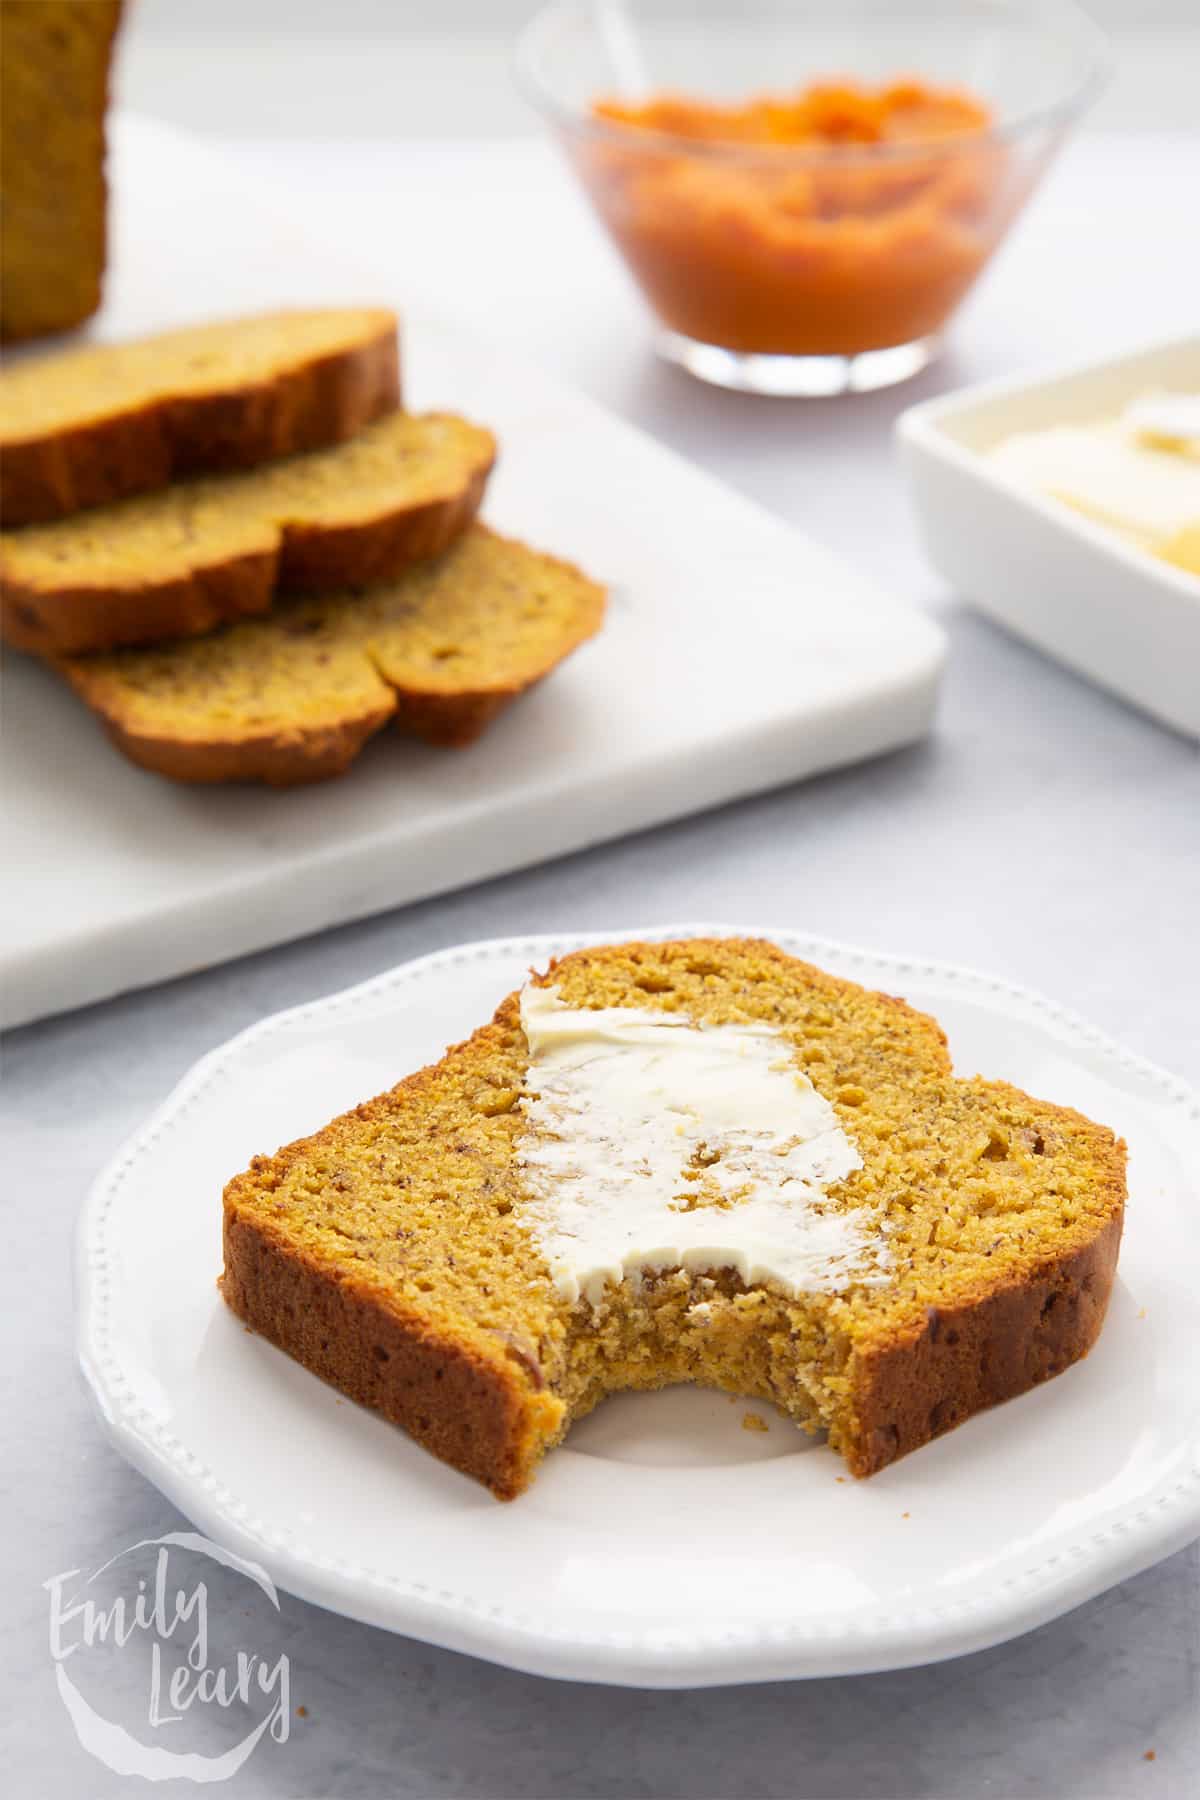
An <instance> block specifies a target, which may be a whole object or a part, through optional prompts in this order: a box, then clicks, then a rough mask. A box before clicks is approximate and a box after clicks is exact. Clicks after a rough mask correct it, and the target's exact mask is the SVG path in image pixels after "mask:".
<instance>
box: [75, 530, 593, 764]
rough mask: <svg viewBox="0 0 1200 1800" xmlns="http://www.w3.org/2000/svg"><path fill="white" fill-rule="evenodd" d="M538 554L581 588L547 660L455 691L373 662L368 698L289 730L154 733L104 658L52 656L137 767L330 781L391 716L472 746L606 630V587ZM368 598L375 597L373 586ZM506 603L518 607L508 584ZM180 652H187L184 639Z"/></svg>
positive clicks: (400, 725)
mask: <svg viewBox="0 0 1200 1800" xmlns="http://www.w3.org/2000/svg"><path fill="white" fill-rule="evenodd" d="M472 531H473V532H474V533H476V534H478V535H479V536H481V537H486V538H488V539H489V540H491V541H492V542H494V543H497V544H504V543H506V540H501V539H498V538H496V535H495V534H494V533H491V532H489V531H487V528H486V527H483V526H474V527H473V528H472ZM468 535H469V534H468ZM464 542H466V537H464ZM513 547H514V548H515V549H517V550H520V551H522V552H523V553H525V554H528V555H530V556H531V557H537V553H536V552H524V547H523V546H519V545H518V546H513ZM537 560H538V562H539V564H540V565H541V566H542V567H543V568H552V569H553V570H555V571H557V572H558V573H559V574H560V575H561V576H562V577H563V578H564V579H569V580H570V582H571V583H572V584H573V586H574V587H575V590H576V591H575V599H574V602H573V611H572V614H571V617H570V618H569V620H568V622H567V623H566V624H565V625H564V627H563V629H562V630H561V631H560V632H559V633H558V635H557V637H556V638H555V639H554V640H553V642H552V643H550V644H548V645H545V646H543V650H544V654H543V656H542V660H541V663H540V665H539V666H536V667H533V666H524V667H522V668H521V670H520V673H519V674H516V673H514V672H513V670H512V667H511V665H509V667H508V668H506V669H504V670H503V672H499V673H497V675H496V676H495V678H494V679H493V680H492V681H491V682H490V683H489V684H488V685H487V686H483V685H480V684H479V682H478V680H477V679H475V680H464V682H463V684H462V685H461V686H459V687H454V686H453V685H451V683H450V681H449V680H448V679H447V678H446V677H444V676H441V677H437V678H436V681H437V684H436V685H434V678H430V682H429V685H420V677H419V675H418V674H417V673H415V672H412V671H409V672H408V673H406V674H404V675H402V676H401V675H397V674H395V673H393V672H390V666H385V665H384V664H383V663H382V662H381V661H380V659H378V658H372V659H371V660H372V665H373V680H372V683H371V692H370V695H369V696H367V695H362V696H360V698H359V699H358V701H357V703H356V704H355V705H353V706H351V705H350V704H349V703H348V702H347V704H346V708H345V710H343V712H342V714H341V716H340V717H337V718H334V719H332V720H331V719H328V718H327V719H325V720H324V721H323V722H320V723H314V722H311V721H305V720H304V718H303V716H302V713H301V712H300V710H299V708H298V715H297V719H296V722H295V723H294V724H293V723H289V724H288V725H287V726H286V728H284V729H280V728H278V727H277V726H276V727H271V726H267V727H264V728H263V729H262V730H261V731H254V732H250V733H247V732H245V731H244V730H241V731H238V732H237V733H236V734H234V733H229V732H227V733H224V734H223V733H222V730H221V725H220V723H219V722H218V721H214V722H213V724H212V725H211V726H207V725H206V727H205V729H204V730H203V731H202V732H201V731H198V730H197V729H196V728H195V727H194V726H190V727H188V728H187V729H183V728H181V729H180V730H179V731H178V732H175V733H169V734H168V733H165V732H162V731H152V730H147V729H146V728H145V726H141V725H139V724H138V723H137V721H136V718H135V717H133V716H131V715H130V714H129V713H128V712H127V710H126V708H125V706H124V705H123V701H122V697H121V694H120V691H119V690H117V691H116V692H115V693H114V689H113V686H112V684H111V682H110V680H109V679H108V677H107V675H106V672H105V669H104V667H103V664H102V659H101V658H95V659H92V658H89V657H64V658H55V659H51V660H52V662H53V666H54V667H55V669H56V670H57V671H58V673H59V674H60V675H62V676H63V678H64V679H65V680H66V681H67V682H68V683H69V684H70V686H71V687H72V688H73V689H74V691H75V693H76V694H78V696H79V698H80V699H81V700H83V701H84V703H85V704H86V705H87V706H89V707H90V708H91V709H92V711H93V712H95V713H96V714H97V716H98V717H99V719H100V721H101V723H102V725H103V727H104V729H105V731H106V733H107V734H108V736H109V738H110V739H111V741H112V742H113V743H114V744H115V745H116V746H117V748H118V749H119V750H120V751H121V752H122V753H123V755H125V756H127V757H128V758H129V760H130V761H131V762H134V763H136V764H137V765H138V766H139V768H143V769H147V770H150V771H151V772H153V773H154V774H158V775H164V776H166V777H167V778H168V779H169V780H172V781H180V782H187V783H197V784H207V783H216V782H234V781H261V782H265V783H266V784H267V785H268V786H270V787H295V786H300V785H304V784H306V783H309V782H315V781H325V780H328V779H329V778H331V777H332V776H336V775H341V774H343V773H344V772H345V771H346V769H347V768H349V766H350V764H351V763H352V762H353V761H354V759H355V757H356V756H357V755H358V754H359V752H360V751H361V750H362V748H363V746H364V744H366V742H367V741H368V739H369V738H371V737H373V736H374V734H375V733H376V732H378V731H380V730H382V729H383V727H384V726H385V725H387V724H388V723H389V722H392V723H394V725H395V726H396V729H397V730H399V731H400V732H402V733H404V734H405V735H407V736H411V737H417V738H420V739H422V740H423V741H424V742H426V743H429V744H433V745H436V746H438V747H441V748H463V747H465V746H467V745H469V744H472V743H474V742H475V740H476V739H477V738H478V737H479V736H480V735H481V733H482V732H484V731H485V730H486V729H487V727H488V726H489V725H490V724H491V723H492V721H493V720H494V719H495V718H496V717H497V715H498V714H499V713H501V712H502V711H503V710H504V709H505V708H506V707H507V706H510V705H512V703H513V702H514V701H515V700H518V699H519V698H520V697H521V696H522V694H525V693H527V692H529V690H530V689H532V688H533V687H535V686H537V685H538V683H539V682H541V681H543V680H544V679H545V678H546V677H547V676H548V675H549V674H551V673H552V671H553V670H554V669H555V668H557V667H558V665H559V664H560V663H561V662H563V661H564V660H565V659H566V658H567V657H568V656H570V655H571V654H572V652H573V651H575V650H576V649H578V647H579V646H580V645H581V644H582V643H584V642H585V641H586V640H587V639H588V638H590V637H592V636H593V635H594V634H595V632H597V631H598V630H599V628H600V625H601V623H602V621H603V617H604V606H605V594H604V590H603V588H601V587H599V586H597V585H596V584H595V583H594V582H591V581H589V580H588V579H587V577H586V576H584V575H583V574H582V573H581V572H580V571H579V570H578V569H576V568H575V567H574V566H573V565H572V564H569V563H565V562H563V561H562V560H561V559H560V558H556V557H545V556H541V557H537ZM362 598H363V599H364V602H366V601H369V598H370V590H367V591H366V593H365V594H364V595H363V596H362ZM505 599H506V602H507V603H511V600H512V595H511V593H510V592H509V591H508V590H507V589H506V590H505ZM352 603H353V602H351V604H352ZM181 649H182V650H183V651H184V652H186V651H187V649H188V645H187V642H186V641H184V643H183V644H182V645H181ZM118 654H120V653H118ZM132 654H135V655H136V654H137V653H136V652H133V653H132Z"/></svg>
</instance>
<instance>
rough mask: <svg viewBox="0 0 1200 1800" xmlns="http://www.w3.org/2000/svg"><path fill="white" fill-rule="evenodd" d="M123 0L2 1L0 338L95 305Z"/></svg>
mask: <svg viewBox="0 0 1200 1800" xmlns="http://www.w3.org/2000/svg"><path fill="white" fill-rule="evenodd" d="M120 18H121V0H88V4H87V5H81V4H80V0H2V3H0V338H4V339H6V340H8V339H15V338H32V337H41V336H43V335H45V334H46V333H48V332H52V331H69V330H70V329H71V327H72V326H74V325H79V324H81V323H82V321H83V320H84V319H86V318H89V317H90V316H91V314H92V313H94V312H95V310H96V308H97V307H98V306H99V304H100V284H101V279H102V277H103V274H104V265H105V258H106V250H107V244H106V237H107V214H108V194H107V187H106V183H105V174H104V150H105V115H106V112H107V109H108V86H109V68H110V64H111V61H112V50H113V40H114V38H115V36H116V31H117V26H118V24H119V22H120Z"/></svg>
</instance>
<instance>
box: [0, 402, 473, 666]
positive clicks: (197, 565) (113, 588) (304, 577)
mask: <svg viewBox="0 0 1200 1800" xmlns="http://www.w3.org/2000/svg"><path fill="white" fill-rule="evenodd" d="M495 455H496V443H495V439H494V438H493V437H492V435H491V433H490V432H488V431H484V430H482V429H481V428H480V427H479V426H477V425H471V424H469V423H468V422H467V421H466V420H465V419H460V418H456V417H454V416H453V415H451V414H445V413H428V414H423V415H420V416H413V415H410V414H408V413H389V414H388V415H387V417H385V418H383V419H378V420H376V422H375V423H374V424H372V425H368V426H367V428H366V429H365V430H364V431H362V432H360V433H359V434H358V436H357V437H354V438H351V439H350V440H349V441H348V442H347V443H344V444H339V445H337V446H336V447H334V448H333V449H329V450H314V451H309V452H308V453H307V454H306V455H302V456H294V457H289V458H288V459H286V460H285V461H283V462H277V463H268V464H266V465H264V467H262V468H259V469H254V470H250V471H248V472H247V473H245V474H239V475H220V476H210V477H208V478H207V479H201V480H197V481H188V482H179V483H176V484H175V485H174V486H172V487H169V488H164V489H162V490H161V491H160V492H159V493H155V494H145V495H141V496H139V497H138V498H137V499H133V500H123V501H121V502H120V503H118V504H117V505H115V506H108V507H98V508H95V509H93V510H92V511H89V512H85V513H76V514H75V515H74V516H73V517H71V518H69V519H62V520H58V521H56V522H54V523H53V524H49V525H30V526H27V527H26V528H25V529H24V530H22V531H7V532H4V533H2V534H0V620H2V623H3V633H4V637H5V640H6V641H7V642H8V643H10V644H14V645H16V646H17V648H18V649H22V650H33V651H36V652H38V653H40V654H42V655H73V654H78V653H81V652H86V651H94V650H111V649H116V648H117V647H119V646H123V645H128V644H145V643H155V642H158V641H160V640H162V639H164V638H178V637H191V636H195V635H198V634H200V633H202V632H206V631H211V630H212V629H213V627H214V626H217V625H222V624H225V623H226V622H227V621H229V620H231V619H236V618H239V617H244V616H245V615H246V614H251V613H261V612H265V611H266V610H267V609H268V607H269V606H270V604H271V600H272V597H273V595H274V594H275V593H276V591H277V590H278V589H280V588H287V589H288V590H289V591H293V592H294V591H312V590H319V589H322V588H323V589H326V590H328V589H330V588H343V587H352V586H354V587H356V586H360V585H366V584H367V583H370V582H376V581H382V580H385V579H386V578H388V577H389V576H393V575H397V574H399V573H400V572H401V570H403V569H405V568H407V567H408V566H409V565H410V564H411V563H414V562H417V561H419V560H420V559H421V558H423V557H427V556H433V555H436V554H437V553H438V552H440V551H442V550H444V549H445V548H446V547H447V546H448V545H449V544H451V543H452V542H453V541H454V539H455V538H456V537H457V536H458V535H459V534H460V532H462V531H463V530H465V528H466V526H467V525H468V524H469V523H470V521H471V520H472V519H473V518H474V516H475V513H476V512H477V511H478V508H479V503H480V501H481V499H482V498H483V491H484V487H485V485H486V483H487V478H488V474H489V472H490V470H491V467H492V464H493V462H494V460H495Z"/></svg>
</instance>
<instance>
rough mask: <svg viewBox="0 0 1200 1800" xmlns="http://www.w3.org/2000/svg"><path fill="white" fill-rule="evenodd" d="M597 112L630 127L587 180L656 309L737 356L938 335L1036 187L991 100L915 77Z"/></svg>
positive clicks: (847, 350) (834, 349)
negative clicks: (996, 128) (1004, 137)
mask: <svg viewBox="0 0 1200 1800" xmlns="http://www.w3.org/2000/svg"><path fill="white" fill-rule="evenodd" d="M592 111H593V116H594V118H595V119H596V120H598V121H603V122H604V123H606V124H608V125H609V126H616V127H618V128H620V134H619V135H615V136H614V135H612V134H605V135H604V136H603V137H601V138H593V139H591V140H587V139H584V140H582V141H581V142H580V143H579V144H578V146H577V147H576V151H575V154H576V156H577V158H578V161H579V166H580V173H581V175H582V177H583V180H584V182H585V184H586V186H587V187H588V189H589V192H590V194H591V197H592V200H593V202H594V204H595V206H596V207H597V209H598V211H599V212H600V214H601V216H602V218H603V219H604V221H605V223H606V224H607V226H608V228H609V230H610V231H611V233H612V235H613V236H614V238H615V239H616V240H617V243H618V244H619V245H620V247H621V249H622V251H623V252H624V254H625V256H626V258H627V260H628V262H629V264H630V266H631V268H632V269H633V271H634V273H635V275H636V276H637V277H638V279H639V281H640V282H641V284H642V286H643V288H644V289H645V292H646V294H647V297H648V298H649V300H650V302H651V304H652V305H653V306H654V308H655V310H656V312H657V313H658V315H659V317H660V318H661V319H662V321H663V322H664V324H666V325H667V326H669V327H670V328H671V329H672V330H673V331H677V332H681V333H683V334H684V335H685V336H687V337H689V338H694V339H698V340H699V341H701V342H703V343H708V344H719V345H721V346H723V347H724V348H727V349H730V350H738V351H745V352H751V353H760V354H780V355H801V356H804V355H856V354H858V353H859V352H861V351H866V350H876V349H885V348H888V347H890V346H892V345H896V344H904V343H908V342H910V341H911V340H913V339H916V338H922V337H925V336H927V335H929V334H930V333H932V332H935V331H936V330H938V328H939V327H940V326H941V325H942V324H943V322H944V321H945V319H946V318H947V316H948V315H949V313H950V312H951V311H952V310H953V308H954V307H955V305H956V304H957V303H958V301H959V300H960V299H961V297H962V295H963V294H964V293H965V291H966V289H967V288H968V287H969V286H970V284H971V282H972V281H973V280H974V279H975V277H976V275H977V274H978V273H979V271H980V269H981V268H982V266H983V264H984V262H985V261H986V260H987V258H988V256H989V255H990V254H991V251H992V250H993V248H994V247H995V244H996V243H997V241H998V239H999V237H1000V236H1001V234H1002V232H1003V230H1004V228H1005V227H1006V225H1007V224H1008V223H1009V221H1010V220H1011V218H1012V216H1013V214H1014V212H1015V211H1016V209H1017V206H1018V205H1019V203H1020V201H1021V200H1023V199H1024V197H1025V193H1026V191H1027V187H1026V184H1025V183H1024V182H1021V181H1019V180H1016V179H1014V178H1013V171H1012V167H1011V165H1010V161H1009V158H1008V157H1007V156H1006V154H1005V151H1004V150H1003V148H1002V147H1001V146H1000V145H999V144H997V143H996V142H995V140H994V139H993V138H992V137H991V136H990V135H987V128H988V126H989V125H990V124H991V114H990V112H989V109H988V108H987V107H986V106H985V105H984V104H983V103H982V101H980V100H978V99H976V98H975V97H973V96H972V95H971V94H969V93H966V92H963V91H961V90H958V89H949V88H947V89H939V88H934V87H930V86H927V85H926V84H925V83H923V82H921V81H919V80H915V79H906V80H902V81H894V82H891V83H889V84H888V85H886V86H883V87H880V88H868V87H864V86H860V85H858V84H856V83H853V82H849V81H839V82H829V83H820V84H816V85H814V86H812V87H809V88H806V89H804V90H803V91H801V92H800V93H798V94H795V95H792V96H771V95H764V96H761V97H758V98H755V99H751V100H749V101H747V102H746V103H745V104H743V105H735V106H724V105H719V104H715V103H713V102H709V101H704V100H696V99H690V98H688V97H686V96H683V95H677V94H667V93H664V94H660V95H657V96H655V97H653V98H651V99H649V100H646V101H643V102H639V103H636V104H632V103H626V102H623V101H619V100H612V99H601V100H598V101H596V102H595V104H594V106H593V108H592ZM639 139H640V140H641V141H640V142H639ZM789 152H792V153H793V154H789ZM797 152H799V153H800V154H795V153H797ZM1018 189H1019V190H1020V191H1017V190H1018Z"/></svg>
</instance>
